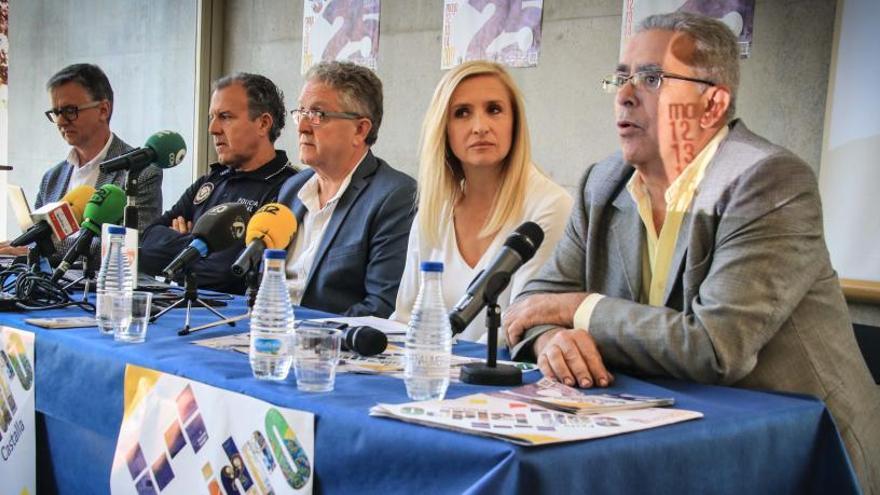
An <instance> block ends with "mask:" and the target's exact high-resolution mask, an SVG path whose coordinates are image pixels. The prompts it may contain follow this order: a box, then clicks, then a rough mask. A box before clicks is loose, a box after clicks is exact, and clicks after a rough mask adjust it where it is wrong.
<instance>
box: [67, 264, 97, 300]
mask: <svg viewBox="0 0 880 495" xmlns="http://www.w3.org/2000/svg"><path fill="white" fill-rule="evenodd" d="M82 258H83V271H82V275H80V276H79V278H77V279H76V280H74V281H73V282H70V283H68V284H67V285H65V286H64V287H62V289H64V290H69V289H70V288H71V287H73V286H74V285H76V284H78V283H80V282H82V283H83V295H82V302H88V299H89V290H90V288H91V285H92V280H94V279H95V268H94V267H93V266H92V263H91V261H90V259H91V256H90V255H86V256H83V257H82ZM59 282H60V281H59ZM96 287H97V282H96Z"/></svg>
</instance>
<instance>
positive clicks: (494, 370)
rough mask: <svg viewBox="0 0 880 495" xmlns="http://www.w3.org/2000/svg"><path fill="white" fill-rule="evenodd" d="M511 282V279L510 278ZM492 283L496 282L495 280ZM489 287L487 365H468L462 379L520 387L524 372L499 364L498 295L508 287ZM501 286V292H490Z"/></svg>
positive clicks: (486, 297)
mask: <svg viewBox="0 0 880 495" xmlns="http://www.w3.org/2000/svg"><path fill="white" fill-rule="evenodd" d="M508 280H509V277H508ZM491 282H495V280H494V279H493V280H492V281H491ZM491 282H490V284H488V285H487V289H486V292H485V296H484V299H485V300H486V328H487V330H488V340H489V342H488V349H487V350H486V354H487V355H486V362H485V363H468V364H466V365H464V366H463V367H462V368H461V376H460V379H461V381H462V382H464V383H471V384H474V385H520V384H522V371H521V370H520V369H519V368H517V367H515V366H511V365H509V364H498V362H497V358H498V327H500V326H501V307H499V306H498V294H499V293H501V291H502V290H503V289H504V287H506V286H507V280H506V281H504V283H503V284H498V283H491ZM493 285H494V286H496V287H497V286H500V288H501V290H490V289H489V287H491V286H493Z"/></svg>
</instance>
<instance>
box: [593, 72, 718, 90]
mask: <svg viewBox="0 0 880 495" xmlns="http://www.w3.org/2000/svg"><path fill="white" fill-rule="evenodd" d="M664 79H678V80H680V81H690V82H695V83H699V84H706V85H708V86H715V83H714V82H712V81H708V80H706V79H697V78H695V77H687V76H682V75H679V74H673V73H671V72H658V71H643V72H636V73H635V74H630V75H626V74H610V75H607V76H605V77H604V78H602V90H604V91H605V92H606V93H615V92H617V90H619V89H621V88H623V87H624V86H625V85H626V83H628V82H632V83H633V86H635V87H639V86H642V87H645V88H647V89H650V90H652V91H656V90H658V89H660V86H661V85H662V84H663V80H664Z"/></svg>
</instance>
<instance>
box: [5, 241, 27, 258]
mask: <svg viewBox="0 0 880 495" xmlns="http://www.w3.org/2000/svg"><path fill="white" fill-rule="evenodd" d="M27 252H28V248H27V246H19V247H13V246H10V245H9V241H3V242H0V254H5V255H12V256H25V255H27Z"/></svg>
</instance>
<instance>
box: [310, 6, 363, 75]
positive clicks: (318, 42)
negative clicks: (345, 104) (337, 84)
mask: <svg viewBox="0 0 880 495" xmlns="http://www.w3.org/2000/svg"><path fill="white" fill-rule="evenodd" d="M302 40H303V41H302V66H301V68H300V70H301V72H302V73H303V74H305V73H306V71H308V70H309V67H311V66H312V65H314V64H316V63H318V62H323V61H327V60H345V61H348V62H354V63H356V64H359V65H363V66H366V67H369V68H370V69H373V70H376V59H377V58H378V56H379V0H305V1H304V2H303V36H302Z"/></svg>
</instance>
